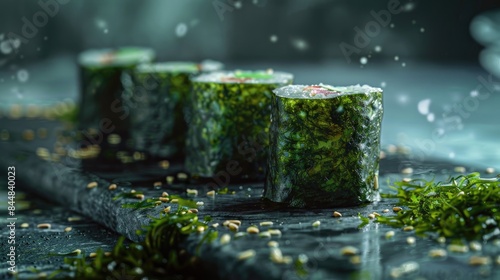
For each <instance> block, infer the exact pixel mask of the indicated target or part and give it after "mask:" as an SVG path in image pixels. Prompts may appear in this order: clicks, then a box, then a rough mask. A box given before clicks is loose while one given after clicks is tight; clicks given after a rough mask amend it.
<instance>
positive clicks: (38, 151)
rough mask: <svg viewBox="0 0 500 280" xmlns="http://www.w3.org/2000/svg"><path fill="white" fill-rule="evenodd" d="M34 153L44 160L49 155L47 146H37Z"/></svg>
mask: <svg viewBox="0 0 500 280" xmlns="http://www.w3.org/2000/svg"><path fill="white" fill-rule="evenodd" d="M36 155H37V156H38V157H39V158H41V159H44V160H48V159H49V157H50V152H49V150H48V149H47V148H37V149H36Z"/></svg>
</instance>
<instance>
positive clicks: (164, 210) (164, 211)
mask: <svg viewBox="0 0 500 280" xmlns="http://www.w3.org/2000/svg"><path fill="white" fill-rule="evenodd" d="M170 209H172V207H170V206H167V207H165V209H163V213H170Z"/></svg>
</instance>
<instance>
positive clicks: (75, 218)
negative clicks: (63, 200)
mask: <svg viewBox="0 0 500 280" xmlns="http://www.w3.org/2000/svg"><path fill="white" fill-rule="evenodd" d="M81 220H82V217H68V222H78V221H81Z"/></svg>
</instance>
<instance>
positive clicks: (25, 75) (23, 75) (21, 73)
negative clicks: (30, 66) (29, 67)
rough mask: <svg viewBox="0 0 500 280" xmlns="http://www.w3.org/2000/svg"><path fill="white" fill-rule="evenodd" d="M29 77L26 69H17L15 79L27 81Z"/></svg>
mask: <svg viewBox="0 0 500 280" xmlns="http://www.w3.org/2000/svg"><path fill="white" fill-rule="evenodd" d="M29 78H30V74H29V73H28V71H26V70H24V69H21V70H19V71H17V79H18V80H19V81H20V82H21V83H25V82H27V81H28V79H29Z"/></svg>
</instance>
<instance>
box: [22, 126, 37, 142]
mask: <svg viewBox="0 0 500 280" xmlns="http://www.w3.org/2000/svg"><path fill="white" fill-rule="evenodd" d="M23 139H24V140H26V141H32V140H33V139H35V132H34V131H33V130H31V129H26V130H25V131H24V132H23Z"/></svg>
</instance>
